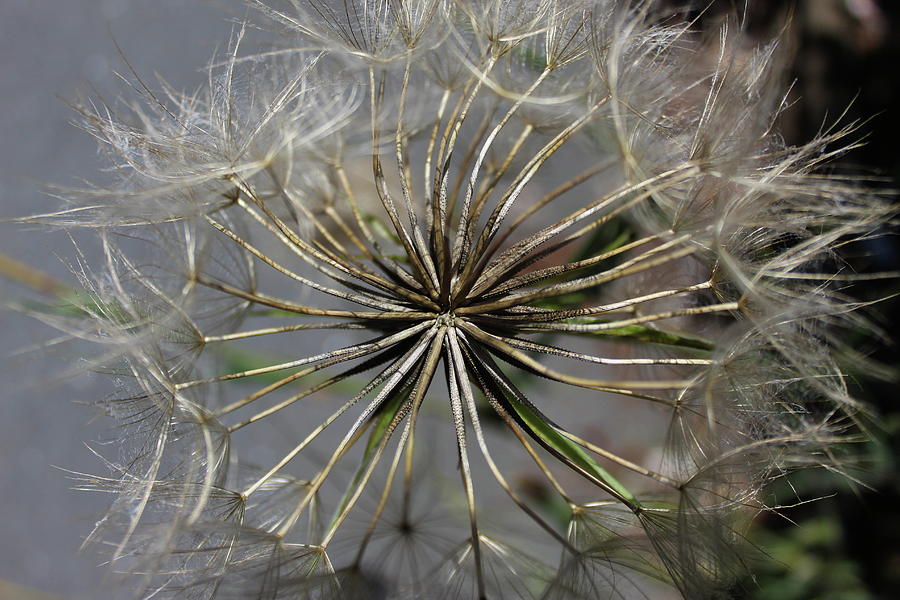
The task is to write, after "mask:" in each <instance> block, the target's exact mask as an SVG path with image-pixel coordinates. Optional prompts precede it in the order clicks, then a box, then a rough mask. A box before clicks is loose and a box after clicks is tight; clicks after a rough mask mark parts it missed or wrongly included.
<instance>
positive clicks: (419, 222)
mask: <svg viewBox="0 0 900 600" xmlns="http://www.w3.org/2000/svg"><path fill="white" fill-rule="evenodd" d="M250 4H251V5H252V6H254V7H255V8H256V9H258V11H257V14H255V15H254V16H253V17H248V18H252V19H256V21H255V22H254V26H253V28H252V30H253V31H254V35H256V36H257V37H259V36H262V38H263V39H264V40H265V42H266V46H265V47H264V48H262V49H260V48H259V47H258V46H256V45H252V46H251V45H250V44H249V42H248V41H247V39H246V38H247V36H249V35H250V33H248V32H249V31H251V28H250V25H249V23H247V24H241V25H238V26H236V27H235V30H234V33H233V34H232V38H231V41H230V43H229V45H228V46H227V50H226V51H225V52H223V53H222V55H221V56H219V57H217V58H216V59H214V60H213V61H212V63H211V66H210V69H209V73H210V74H209V81H208V84H207V85H206V86H205V87H203V88H202V89H200V90H197V91H196V92H193V93H190V94H185V93H182V92H178V91H176V90H173V89H171V88H170V87H169V86H167V85H166V84H165V82H164V81H159V82H158V86H159V88H160V89H159V90H158V91H157V90H151V88H150V86H148V85H146V84H143V83H140V84H138V85H135V89H136V90H137V92H138V96H139V100H140V101H139V102H134V103H128V104H122V105H121V106H116V107H108V106H105V105H102V104H90V103H88V102H87V101H85V102H78V103H75V108H76V110H77V111H78V112H79V113H80V115H81V117H82V120H83V126H84V127H85V129H86V130H87V131H88V132H89V133H90V134H92V135H93V136H94V137H96V138H97V139H98V141H99V142H100V144H101V146H102V147H103V148H104V149H105V150H106V151H107V152H108V153H109V154H110V157H111V164H112V165H113V167H114V174H115V178H114V179H115V180H114V181H113V182H111V183H110V184H109V185H107V186H105V187H100V186H98V187H95V188H92V189H89V190H86V191H83V192H82V193H81V194H80V195H76V197H74V198H73V199H72V202H73V203H75V204H74V206H75V208H74V209H69V210H65V211H61V212H59V213H53V214H48V215H37V216H35V217H32V218H31V219H30V221H31V222H38V223H49V224H55V225H59V226H61V227H64V228H78V227H89V228H93V229H95V230H96V231H97V232H98V235H99V237H100V239H101V240H102V245H103V249H104V258H105V264H103V265H102V267H101V268H100V269H99V270H97V271H96V274H92V273H91V272H88V271H84V272H83V273H82V279H83V284H84V285H85V287H86V290H87V293H88V295H89V297H90V303H87V302H85V303H83V304H84V305H85V306H83V307H82V308H83V313H84V314H81V315H79V316H78V317H72V318H50V317H45V320H48V322H51V324H53V325H55V326H57V327H59V328H60V329H63V330H64V331H66V332H69V333H71V334H72V335H73V336H79V337H82V338H85V339H88V340H89V341H92V342H96V343H97V345H98V346H99V347H101V348H102V350H101V351H100V352H99V353H98V358H97V359H96V360H95V361H94V363H93V364H94V365H95V366H98V367H100V366H103V367H104V368H107V369H111V370H114V372H116V373H117V374H118V375H119V376H120V377H121V378H123V379H125V380H127V381H128V382H129V384H128V386H127V387H128V389H127V391H126V392H123V393H122V394H120V395H118V396H116V397H114V398H112V399H110V400H107V401H106V402H105V403H104V406H105V408H106V410H107V411H108V412H109V413H110V414H111V415H112V416H114V417H115V418H116V419H118V420H119V421H120V422H121V423H122V425H123V426H124V431H125V432H126V438H127V440H126V442H127V443H125V444H124V445H123V446H124V448H125V450H123V451H122V453H121V456H120V457H118V458H117V459H112V458H108V459H107V467H108V469H109V470H110V475H109V476H108V477H92V476H79V478H78V480H79V482H80V483H79V486H80V487H82V488H83V489H88V490H95V491H108V492H112V493H114V494H115V495H116V500H115V502H114V506H113V509H112V511H111V514H110V517H109V518H107V519H104V520H103V521H101V522H100V523H98V525H97V528H96V530H95V531H94V533H93V534H92V536H91V538H92V539H93V540H97V541H101V540H102V541H105V542H108V543H109V544H111V547H112V548H113V550H112V554H113V564H114V565H116V566H117V567H118V568H121V569H123V570H128V571H131V572H133V573H135V574H136V575H137V577H138V578H139V580H140V582H139V583H138V586H139V587H140V589H141V590H142V591H143V593H144V594H145V596H147V597H162V596H164V595H168V596H174V597H186V598H273V599H274V598H307V597H308V598H323V599H324V598H356V597H373V598H374V597H378V598H470V597H471V598H501V597H502V598H505V597H511V598H554V599H557V598H558V599H562V598H598V597H609V598H630V597H634V595H635V594H638V593H641V590H642V589H644V588H645V587H646V586H648V585H651V586H652V585H655V584H654V583H653V582H654V581H664V582H667V583H668V584H669V585H671V586H674V588H675V589H677V591H678V592H680V593H681V594H682V595H683V596H684V597H686V598H714V597H725V595H726V593H727V590H728V589H729V587H730V586H732V585H734V584H735V581H737V580H738V579H739V578H740V577H741V575H742V573H743V572H744V569H745V564H744V561H743V559H742V557H741V553H740V551H739V547H740V546H741V544H740V535H739V534H738V533H737V531H738V530H739V528H740V526H741V525H742V524H743V523H744V522H745V521H744V518H745V517H744V514H745V513H748V512H749V513H752V512H754V511H757V512H758V511H761V510H766V509H767V508H769V507H768V506H767V505H766V503H765V495H764V492H763V490H764V486H765V484H766V483H768V482H770V481H772V480H773V479H777V478H778V477H781V476H783V475H784V474H786V473H788V472H790V471H791V470H793V469H796V468H801V467H807V466H818V465H827V466H831V463H832V462H833V461H835V460H836V459H835V458H834V455H833V454H832V453H831V451H830V449H831V447H832V446H835V447H837V446H839V445H840V444H841V443H843V442H846V441H851V440H852V439H853V433H852V431H853V430H852V421H853V419H854V417H855V415H856V414H857V412H858V411H859V410H860V409H861V407H860V406H859V404H858V403H857V402H856V401H855V400H854V399H853V398H852V397H851V396H850V394H849V392H848V390H847V386H846V383H845V381H844V377H843V375H842V373H841V370H840V368H839V367H838V366H837V363H836V360H835V358H834V346H835V344H834V338H835V336H836V334H835V332H836V331H838V330H839V329H837V327H839V326H840V325H841V324H846V323H851V322H854V320H856V319H861V318H860V317H858V316H857V314H858V313H856V312H855V309H856V308H858V307H857V306H856V305H855V304H854V303H853V302H852V301H850V300H848V299H847V298H846V297H845V296H844V295H843V294H842V292H841V291H840V289H839V288H838V287H836V286H834V285H832V284H831V282H830V281H829V276H832V275H836V270H835V269H834V268H833V265H834V264H835V256H836V250H837V248H838V247H839V246H840V245H842V244H845V243H848V242H849V241H851V240H859V239H864V238H865V237H867V236H870V235H872V234H873V232H874V231H876V230H877V228H878V227H879V225H880V224H881V223H883V222H884V221H885V220H886V219H887V218H889V215H890V213H891V210H892V208H891V207H890V205H889V203H888V202H887V201H886V200H885V199H884V198H882V197H880V196H879V195H878V194H875V193H874V192H871V191H868V190H866V189H864V188H862V187H861V186H858V185H856V184H855V183H854V182H851V181H843V180H841V179H839V178H834V177H828V176H825V175H821V174H820V167H821V165H822V164H823V162H824V161H825V160H826V159H828V158H831V157H833V156H835V155H836V154H838V153H840V152H842V151H843V150H842V146H841V144H842V143H844V142H843V141H842V140H843V139H844V138H846V137H847V136H848V135H849V134H850V133H852V132H853V130H854V126H849V127H846V128H844V129H833V130H831V131H827V132H824V133H823V134H822V135H821V136H820V137H819V138H817V139H816V140H813V141H811V142H809V143H808V144H807V145H805V146H801V147H797V148H792V147H787V146H785V145H784V143H783V141H782V140H781V138H780V137H779V136H778V134H777V131H776V128H775V123H776V122H777V118H778V115H779V113H780V112H781V111H782V110H784V108H785V103H784V97H783V95H784V88H783V86H782V85H781V81H782V79H783V73H782V69H783V64H782V63H783V60H782V59H781V58H779V56H778V51H779V50H778V44H777V42H773V43H772V44H770V45H767V46H764V47H761V48H758V49H754V50H753V51H750V52H747V51H746V50H745V49H744V48H743V47H742V45H741V44H742V43H743V42H742V41H741V39H740V35H739V33H738V31H739V29H738V28H734V27H733V26H732V25H724V26H723V27H722V28H721V30H720V31H719V35H718V37H716V38H715V40H707V41H703V40H701V41H698V39H697V36H696V35H695V34H694V33H693V31H692V24H691V23H687V22H681V21H678V20H676V19H674V18H663V17H662V15H661V14H660V13H658V12H657V10H656V9H655V7H654V4H653V3H650V2H612V1H587V0H585V1H574V2H562V1H556V0H554V1H549V0H522V1H516V2H496V1H493V0H491V1H470V0H454V1H452V2H439V1H429V0H421V1H415V2H406V1H401V0H392V1H387V0H383V1H382V0H379V1H372V0H358V1H357V0H346V1H344V2H318V1H314V0H310V1H301V0H285V1H281V2H262V1H261V0H253V1H252V2H250ZM248 46H249V47H253V48H254V50H253V51H250V50H249V49H248ZM710 57H712V58H710ZM860 322H862V321H861V320H860ZM574 390H577V391H578V392H579V393H580V394H581V395H580V396H579V395H578V394H576V393H575V391H574ZM614 399H615V400H614ZM613 406H620V407H622V406H624V407H629V406H634V407H640V408H639V409H634V412H633V413H632V414H623V411H624V410H627V408H626V409H613V408H611V407H613ZM634 415H641V416H640V417H639V420H637V421H635V427H636V428H637V429H638V430H639V434H638V436H637V437H638V438H640V439H639V440H638V443H637V445H639V446H640V448H638V449H636V450H632V451H629V450H628V448H627V446H629V444H626V443H624V442H621V440H620V442H619V445H620V446H622V448H624V449H623V450H619V449H618V448H619V446H617V445H616V442H615V441H609V440H603V439H598V438H602V437H603V436H602V435H592V431H597V430H596V429H594V430H592V429H591V426H592V425H597V424H598V423H599V424H600V425H602V428H601V430H603V431H606V432H607V434H608V435H613V434H616V433H619V434H620V435H624V431H625V430H626V429H628V427H626V425H627V423H626V421H627V420H628V419H638V417H636V416H634ZM617 430H618V431H617ZM651 438H652V439H651ZM630 445H632V446H633V445H635V444H634V443H631V444H630ZM660 445H662V446H663V447H664V450H663V451H662V452H660V451H659V450H658V447H659V446H660ZM660 456H661V457H662V458H659V457H660Z"/></svg>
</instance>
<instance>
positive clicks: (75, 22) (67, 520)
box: [0, 0, 237, 600]
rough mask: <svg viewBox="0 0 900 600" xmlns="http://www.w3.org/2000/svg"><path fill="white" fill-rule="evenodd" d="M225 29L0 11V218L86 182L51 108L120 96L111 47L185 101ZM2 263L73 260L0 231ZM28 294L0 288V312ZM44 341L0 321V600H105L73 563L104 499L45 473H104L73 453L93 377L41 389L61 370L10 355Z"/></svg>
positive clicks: (172, 13) (155, 18)
mask: <svg viewBox="0 0 900 600" xmlns="http://www.w3.org/2000/svg"><path fill="white" fill-rule="evenodd" d="M235 4H237V3H236V2H234V3H232V6H233V5H235ZM230 16H231V15H230V14H229V13H228V12H226V11H223V10H222V9H221V7H216V6H213V5H212V3H204V2H199V1H197V0H37V1H35V0H0V140H2V142H0V219H6V218H11V217H17V216H24V215H26V214H29V213H34V212H38V211H44V210H51V209H52V208H54V207H55V206H57V205H58V201H57V200H55V199H53V198H49V197H47V196H46V195H44V194H43V193H42V184H47V183H54V184H64V185H65V184H68V185H73V184H76V183H77V179H78V178H79V177H85V178H88V179H90V178H95V174H96V172H97V169H98V168H99V167H100V166H101V161H100V157H99V156H98V153H97V149H96V145H95V144H94V142H93V140H92V139H91V138H90V137H89V136H88V135H86V134H84V133H83V132H81V131H79V130H77V129H76V128H74V127H72V126H71V125H70V124H68V123H67V121H68V120H69V119H70V118H72V117H73V116H74V113H73V112H72V111H71V110H70V109H69V108H68V107H66V106H65V104H64V102H62V101H61V100H60V98H58V97H57V96H60V97H62V98H63V99H64V98H67V97H68V98H71V97H73V96H74V95H75V93H76V92H77V91H84V92H86V93H88V94H90V95H95V92H93V91H92V90H91V89H90V88H91V87H94V88H96V89H97V91H99V92H100V93H102V94H103V95H104V96H105V97H107V98H110V99H112V98H114V97H115V94H116V90H121V89H122V86H123V84H122V82H121V81H120V80H119V78H118V77H117V76H116V75H115V72H116V71H119V72H123V73H127V66H126V65H125V64H124V62H123V60H122V59H121V57H120V56H119V55H118V53H117V50H116V47H115V43H114V41H113V40H114V39H115V40H116V41H117V42H118V43H119V45H120V46H121V47H122V50H123V52H124V54H125V56H127V58H128V60H129V61H130V62H131V63H132V64H133V65H134V67H135V69H136V70H138V72H139V73H140V74H141V76H142V77H144V78H146V79H147V80H152V79H153V73H154V71H158V72H159V73H161V74H164V75H165V77H166V78H167V79H168V80H169V81H171V82H172V83H173V84H174V85H175V86H176V87H178V88H193V87H196V86H197V85H199V84H201V83H202V82H203V81H204V79H205V75H204V73H203V67H204V65H205V64H206V63H207V61H208V60H209V58H210V57H211V56H212V54H213V51H214V50H215V47H216V45H217V44H220V43H222V42H223V40H227V36H228V32H229V31H230V28H231V24H230V23H229V21H228V19H229V18H230ZM88 250H90V249H88ZM0 251H2V252H3V253H4V254H5V255H7V256H8V257H11V258H13V259H16V260H18V261H21V262H24V263H28V264H29V265H33V266H36V267H38V268H40V269H42V270H44V271H46V272H47V273H49V274H51V275H53V276H55V277H57V278H59V279H61V280H63V281H72V277H71V275H70V274H69V272H68V270H67V268H66V266H65V264H64V263H63V262H62V261H61V260H60V259H59V258H57V255H59V256H71V254H72V245H71V242H70V241H69V240H68V239H67V238H66V236H64V235H60V234H48V233H46V232H43V231H42V232H35V231H29V230H26V229H23V228H22V227H16V226H11V225H9V224H0ZM26 293H27V290H25V288H23V287H21V286H17V285H16V284H14V283H11V282H9V281H8V280H5V279H3V278H0V302H2V301H8V300H10V299H13V298H18V297H19V296H21V295H23V294H26ZM51 336H52V332H51V331H50V330H49V329H48V328H46V327H42V326H40V325H38V324H37V323H35V322H34V321H30V320H27V319H24V318H22V317H17V316H15V315H12V314H10V313H9V312H6V311H0V600H20V599H21V600H24V599H26V598H27V599H31V598H35V599H37V598H43V597H44V596H43V595H42V594H36V593H34V592H28V591H26V590H24V589H22V587H25V588H31V589H32V590H37V591H40V592H45V593H49V594H52V596H50V597H60V598H65V599H76V598H78V599H85V600H87V599H90V600H96V599H98V598H112V597H114V595H115V594H114V592H113V591H111V590H110V589H108V588H103V589H100V588H98V586H99V585H100V584H101V582H102V580H103V578H104V577H105V575H106V574H107V569H105V568H104V567H103V566H101V565H100V563H101V561H102V560H103V559H102V557H101V556H98V555H97V554H96V553H91V552H89V551H88V552H84V553H78V547H79V545H80V544H81V542H82V540H83V538H84V536H85V535H87V534H88V533H89V532H90V530H91V527H92V526H93V524H94V522H95V521H96V520H97V519H98V518H100V516H101V515H102V511H103V508H104V507H105V506H106V504H107V502H108V501H109V500H110V498H106V497H102V496H101V495H99V494H89V493H85V492H77V491H72V490H71V489H69V488H70V486H71V485H72V482H71V481H69V480H68V479H67V475H66V473H65V472H63V471H62V470H60V469H57V468H54V466H56V467H60V468H65V469H71V470H75V471H83V472H88V473H97V472H102V471H103V468H102V465H101V463H100V462H99V461H98V460H97V458H96V457H95V456H93V455H92V454H91V452H90V451H89V450H88V448H87V447H86V446H85V443H84V442H85V441H86V440H95V439H101V438H102V435H103V431H104V430H105V429H106V426H107V425H108V423H103V422H102V420H101V421H100V422H94V421H93V420H92V418H93V417H94V414H93V412H92V410H91V409H90V408H88V407H85V406H81V405H78V404H77V403H78V402H86V401H90V400H92V399H95V398H96V397H97V395H102V394H105V393H107V392H108V390H107V388H105V387H103V386H102V383H101V382H100V381H93V380H91V379H90V378H79V379H77V380H74V381H72V382H70V383H66V384H63V385H58V386H54V387H51V388H47V387H46V386H44V387H38V386H36V385H34V382H40V381H42V380H46V379H48V378H50V377H51V376H52V375H53V374H54V373H56V372H58V370H59V369H60V368H62V366H63V365H64V363H62V362H61V361H58V360H55V359H54V358H53V357H45V358H40V356H41V355H42V354H43V353H38V354H26V355H18V356H11V355H10V353H12V352H14V351H16V350H19V349H22V348H25V347H27V346H29V345H30V344H36V343H39V342H41V341H44V340H46V339H47V338H49V337H51ZM68 364H70V365H71V361H69V363H68ZM13 584H15V585H13ZM20 586H22V587H20Z"/></svg>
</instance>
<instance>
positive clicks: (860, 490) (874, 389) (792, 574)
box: [696, 0, 900, 600]
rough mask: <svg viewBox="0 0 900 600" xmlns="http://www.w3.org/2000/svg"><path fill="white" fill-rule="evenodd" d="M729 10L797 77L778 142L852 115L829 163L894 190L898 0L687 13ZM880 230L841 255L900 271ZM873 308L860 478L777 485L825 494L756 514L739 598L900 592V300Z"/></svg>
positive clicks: (851, 597)
mask: <svg viewBox="0 0 900 600" xmlns="http://www.w3.org/2000/svg"><path fill="white" fill-rule="evenodd" d="M735 10H737V12H738V13H743V14H745V22H744V27H745V29H746V31H747V32H748V33H749V34H750V37H751V38H757V39H759V40H764V39H768V38H770V37H771V36H772V35H777V34H779V32H781V31H782V30H784V31H785V33H783V34H782V39H783V40H784V43H785V44H787V50H788V52H789V56H790V60H791V61H792V65H793V67H792V73H791V75H792V78H793V81H794V85H793V88H792V92H791V97H790V99H791V101H793V103H794V104H793V106H792V107H791V108H790V109H789V110H788V111H787V112H786V113H785V115H784V117H783V122H782V123H781V128H782V131H783V134H784V136H785V140H786V142H787V143H789V144H795V143H802V142H803V141H805V140H808V139H810V138H812V137H813V136H814V135H815V134H816V132H818V131H820V130H822V129H824V128H828V127H830V126H833V125H834V124H835V123H838V124H840V125H844V124H847V123H851V122H857V123H859V124H860V127H859V131H858V133H856V134H855V136H856V139H857V140H862V141H863V142H864V145H863V146H862V147H860V148H858V149H855V150H853V151H852V152H850V153H848V154H847V155H846V156H844V157H842V158H841V160H840V161H838V162H837V163H836V164H834V165H832V167H831V168H832V169H834V170H836V171H839V172H841V173H844V174H850V175H854V176H859V177H865V178H870V182H869V185H874V186H881V187H885V188H888V189H898V182H900V150H898V143H900V110H898V108H900V86H898V75H897V74H898V73H900V2H897V1H896V0H881V1H878V0H797V1H795V2H784V1H781V0H754V1H753V2H751V3H750V7H749V8H747V9H745V4H744V2H743V0H731V1H718V2H713V3H712V4H711V5H709V6H706V7H705V8H702V9H698V10H697V11H696V17H697V19H698V23H699V27H698V28H699V29H701V30H703V31H707V32H708V31H716V30H717V29H718V27H719V26H720V24H721V23H722V19H723V16H722V15H724V14H725V13H727V12H729V11H735ZM881 233H883V235H881V236H879V237H877V238H875V239H873V240H871V241H870V242H868V243H867V244H866V245H865V246H864V247H856V248H848V249H847V250H846V253H845V256H843V257H842V258H843V260H846V262H847V263H848V264H849V266H850V267H851V268H853V269H854V270H856V271H857V272H862V273H876V272H884V271H897V270H900V236H898V235H897V234H898V233H900V231H898V229H897V228H896V227H895V228H894V229H893V230H892V231H884V232H881ZM851 292H852V293H853V294H854V295H855V296H856V297H858V298H860V299H861V300H866V299H870V298H875V297H884V296H886V295H889V294H897V293H900V285H898V282H897V280H896V279H880V280H878V279H876V280H872V281H866V282H862V283H857V284H855V285H854V286H853V287H852V288H851ZM871 315H872V318H873V320H874V321H875V322H876V323H877V324H878V325H879V326H880V327H882V328H883V329H884V330H885V331H886V332H887V334H888V335H889V336H891V337H893V338H894V339H893V340H886V341H884V342H873V341H871V339H870V338H867V337H866V336H864V335H863V334H862V333H860V334H858V335H856V336H854V333H853V332H848V334H847V335H848V336H849V339H848V341H849V342H850V343H851V344H853V345H854V346H855V347H856V349H857V350H860V351H862V352H864V353H866V354H868V356H869V357H870V358H871V359H872V360H874V361H876V363H877V364H880V365H882V366H883V367H886V368H885V369H882V370H883V371H886V376H884V377H881V378H879V377H873V376H871V375H870V374H869V373H868V372H867V371H866V369H859V368H853V367H848V373H849V374H850V375H851V377H852V382H853V385H854V387H855V388H856V393H857V396H858V397H860V398H861V399H863V400H865V401H866V402H867V403H869V404H870V405H871V406H873V407H874V410H875V412H874V414H873V415H872V416H871V417H869V418H868V419H867V422H866V424H867V426H868V428H869V429H870V431H871V432H872V434H873V435H874V437H875V438H876V440H877V441H876V442H875V443H871V444H862V445H860V446H858V447H856V448H855V449H854V450H852V451H851V453H852V456H851V457H849V458H851V459H852V460H853V461H854V462H855V463H856V464H857V467H858V468H856V469H854V470H853V471H852V475H853V476H854V477H857V478H858V479H859V481H860V482H862V483H863V484H865V485H860V484H857V483H854V482H852V481H849V480H847V479H846V478H845V477H842V476H839V475H836V474H831V473H826V472H821V471H815V472H806V473H799V474H797V475H795V476H792V477H790V478H789V479H788V480H783V481H780V482H778V483H777V484H775V485H774V486H773V487H772V490H771V494H772V496H771V498H770V500H771V501H772V502H773V503H775V504H785V505H790V504H792V503H795V502H798V500H808V499H813V498H817V497H820V496H823V495H825V496H826V497H825V498H822V499H819V500H817V501H815V502H801V503H800V504H799V505H798V506H795V507H793V508H786V509H782V510H780V511H779V513H780V515H778V514H766V515H764V516H763V517H762V518H760V519H759V520H758V522H757V523H756V524H755V525H754V528H753V529H752V530H751V531H750V532H749V537H750V539H751V541H753V542H754V543H755V544H757V545H758V546H759V547H760V548H761V549H762V550H763V552H764V554H765V555H766V556H768V558H769V559H768V560H762V561H760V563H761V564H759V565H757V568H756V571H757V576H756V577H755V579H754V580H752V581H748V582H745V583H744V585H743V586H741V590H742V591H740V592H737V595H738V596H739V597H741V598H753V599H758V600H813V599H816V600H893V599H896V598H900V465H898V457H900V405H898V403H897V400H898V389H900V379H898V377H897V370H900V361H898V358H897V357H898V352H900V350H898V347H897V344H898V343H900V340H898V339H897V335H896V331H897V323H898V322H900V302H898V301H897V299H896V298H893V299H889V300H886V301H882V302H880V303H878V304H877V305H875V306H873V307H872V311H871ZM854 337H858V338H859V339H858V340H856V339H853V338H854ZM891 371H893V374H891ZM835 489H837V490H839V491H838V492H837V493H836V494H835V493H833V492H834V490H835Z"/></svg>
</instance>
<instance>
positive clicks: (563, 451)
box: [506, 394, 638, 505]
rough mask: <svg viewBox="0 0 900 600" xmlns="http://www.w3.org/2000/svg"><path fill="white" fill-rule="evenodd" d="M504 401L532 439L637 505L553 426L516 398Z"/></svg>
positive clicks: (632, 497)
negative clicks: (535, 439) (540, 442)
mask: <svg viewBox="0 0 900 600" xmlns="http://www.w3.org/2000/svg"><path fill="white" fill-rule="evenodd" d="M506 399H507V401H508V402H509V405H510V406H511V407H512V409H513V411H515V413H516V415H518V417H519V419H520V422H521V423H524V424H525V426H526V427H527V429H528V430H529V433H530V434H531V435H532V436H533V437H535V438H537V439H540V440H541V441H542V442H543V443H544V444H546V445H547V446H548V447H549V448H551V449H553V450H554V451H556V452H557V453H559V454H560V455H561V456H563V457H564V458H565V459H566V460H568V461H569V462H570V463H572V464H573V465H574V466H576V467H577V468H579V469H581V470H582V471H584V472H585V473H587V474H589V475H591V476H592V477H595V478H596V479H598V480H600V481H602V482H603V483H604V484H606V485H607V486H609V488H610V489H612V490H614V491H615V492H616V493H617V494H619V495H620V496H621V497H622V498H624V499H625V500H627V501H629V502H632V503H634V504H635V505H637V504H638V501H637V498H635V497H634V494H632V493H631V492H630V491H628V488H626V487H625V486H624V485H622V484H621V483H619V481H618V480H617V479H616V478H615V477H613V476H612V475H610V474H609V472H608V471H607V470H606V469H604V468H603V467H601V466H600V465H598V464H597V462H596V461H594V459H593V458H591V457H590V456H589V455H588V454H587V453H586V452H585V451H584V450H583V449H582V448H581V446H578V445H577V444H576V443H575V442H573V441H572V440H570V439H569V438H567V437H565V436H564V435H563V434H561V433H560V432H559V430H558V429H557V428H556V427H554V426H553V424H551V423H549V422H548V421H547V420H546V419H545V418H543V417H542V416H541V415H539V414H538V413H537V412H535V411H534V410H533V409H532V408H531V407H530V406H528V405H527V404H526V403H524V402H521V401H520V400H519V399H518V398H515V397H514V396H511V395H509V394H507V395H506Z"/></svg>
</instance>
